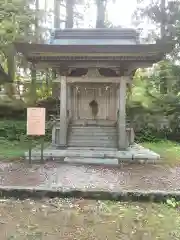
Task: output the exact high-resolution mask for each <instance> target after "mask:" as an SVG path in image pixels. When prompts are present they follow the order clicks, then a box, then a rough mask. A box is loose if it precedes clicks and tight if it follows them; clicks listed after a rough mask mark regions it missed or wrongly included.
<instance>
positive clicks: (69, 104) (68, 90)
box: [67, 83, 72, 119]
mask: <svg viewBox="0 0 180 240" xmlns="http://www.w3.org/2000/svg"><path fill="white" fill-rule="evenodd" d="M71 94H72V92H71V85H70V83H69V84H68V85H67V109H68V113H69V116H68V117H69V119H70V118H71V117H72V109H71Z"/></svg>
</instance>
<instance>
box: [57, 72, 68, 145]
mask: <svg viewBox="0 0 180 240" xmlns="http://www.w3.org/2000/svg"><path fill="white" fill-rule="evenodd" d="M60 84H61V91H60V92H61V95H60V136H59V145H60V147H66V144H67V142H66V141H67V82H66V77H65V76H61V77H60Z"/></svg>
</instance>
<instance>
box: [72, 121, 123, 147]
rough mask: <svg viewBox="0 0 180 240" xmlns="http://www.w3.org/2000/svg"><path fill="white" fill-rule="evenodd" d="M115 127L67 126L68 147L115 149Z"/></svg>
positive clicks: (95, 125)
mask: <svg viewBox="0 0 180 240" xmlns="http://www.w3.org/2000/svg"><path fill="white" fill-rule="evenodd" d="M117 143H118V137H117V129H116V126H115V125H108V124H107V125H97V124H90V125H84V126H83V125H73V124H71V125H69V129H68V147H92V148H95V147H97V148H101V147H102V148H117Z"/></svg>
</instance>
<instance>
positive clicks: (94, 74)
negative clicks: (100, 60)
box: [83, 68, 103, 78]
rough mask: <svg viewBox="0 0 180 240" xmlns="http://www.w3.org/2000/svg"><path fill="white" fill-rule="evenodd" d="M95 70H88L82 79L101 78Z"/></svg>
mask: <svg viewBox="0 0 180 240" xmlns="http://www.w3.org/2000/svg"><path fill="white" fill-rule="evenodd" d="M102 77H103V76H101V74H100V73H99V71H98V69H97V68H88V72H87V74H86V75H84V76H83V78H102Z"/></svg>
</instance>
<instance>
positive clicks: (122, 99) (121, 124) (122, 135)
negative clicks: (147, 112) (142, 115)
mask: <svg viewBox="0 0 180 240" xmlns="http://www.w3.org/2000/svg"><path fill="white" fill-rule="evenodd" d="M126 84H127V77H121V81H120V84H119V85H120V86H119V114H118V128H119V129H118V130H119V132H118V134H119V138H118V139H119V143H118V147H119V150H125V149H126V148H127V134H126Z"/></svg>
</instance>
